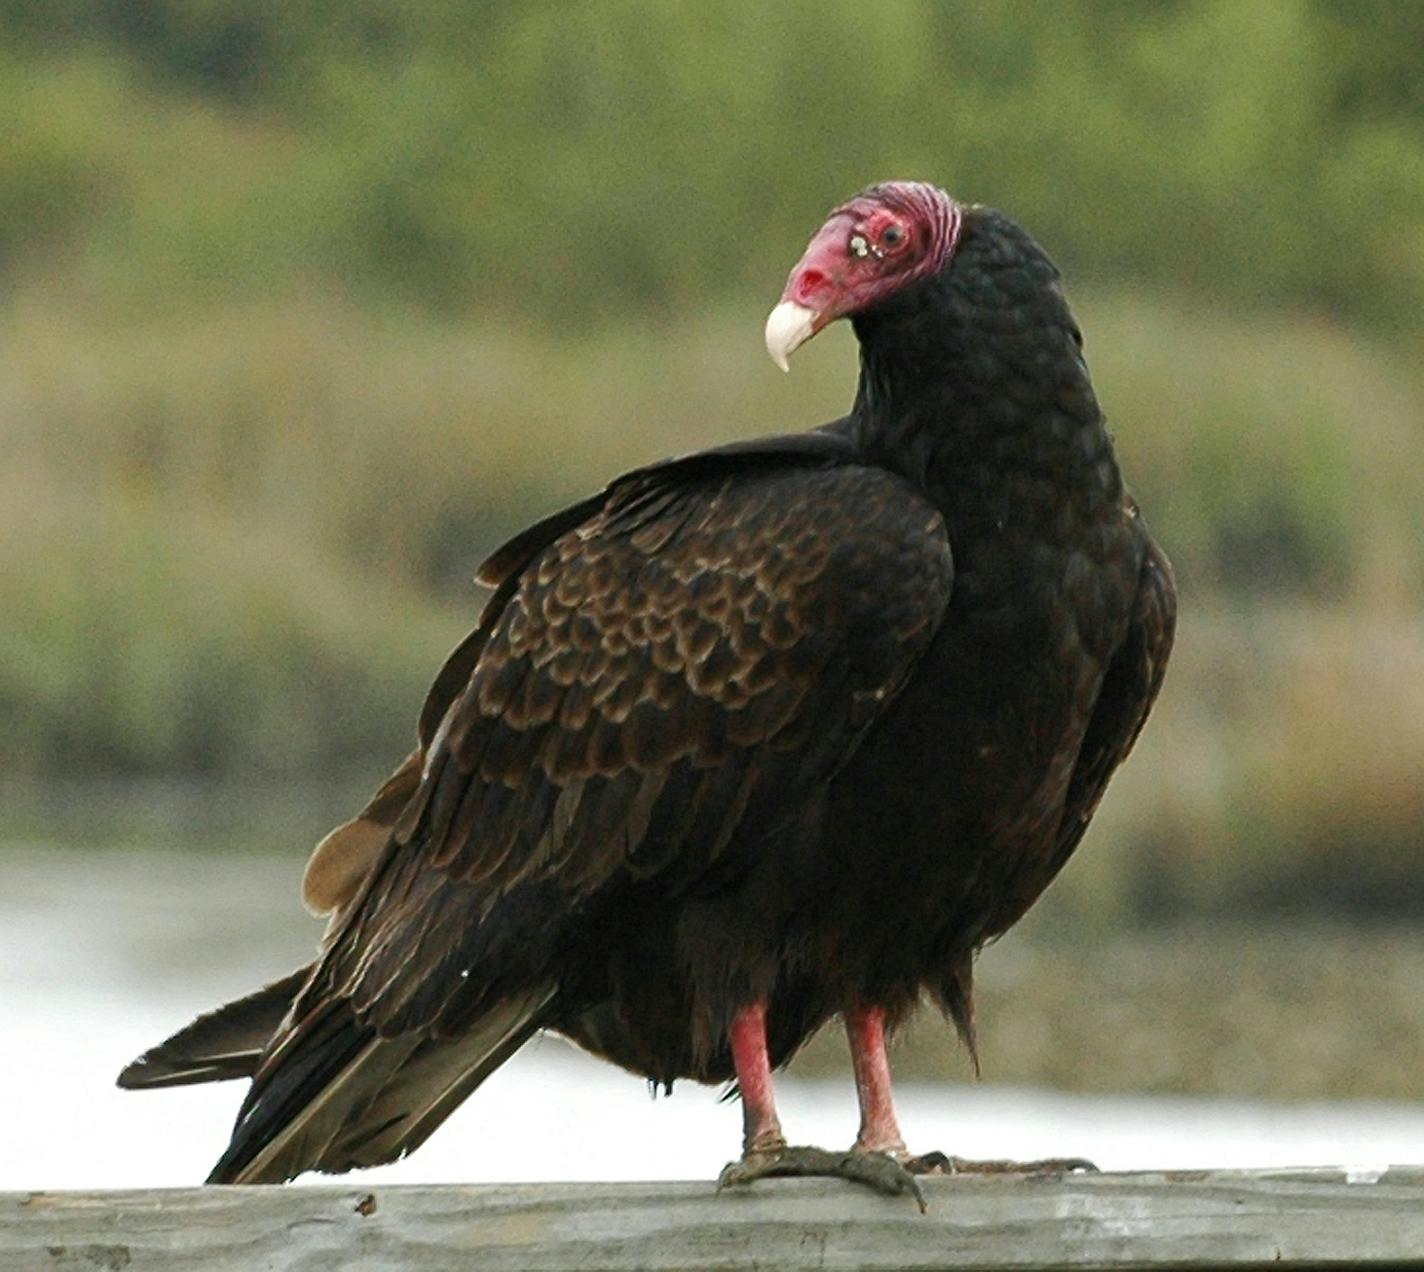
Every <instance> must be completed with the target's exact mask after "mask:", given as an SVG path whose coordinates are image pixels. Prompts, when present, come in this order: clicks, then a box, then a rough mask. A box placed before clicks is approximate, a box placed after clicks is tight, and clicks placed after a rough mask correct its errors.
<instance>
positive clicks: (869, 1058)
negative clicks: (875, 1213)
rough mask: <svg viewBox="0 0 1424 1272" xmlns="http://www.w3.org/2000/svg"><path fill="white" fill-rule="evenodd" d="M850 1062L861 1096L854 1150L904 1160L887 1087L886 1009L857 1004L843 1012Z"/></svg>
mask: <svg viewBox="0 0 1424 1272" xmlns="http://www.w3.org/2000/svg"><path fill="white" fill-rule="evenodd" d="M846 1035H847V1037H848V1038H849V1039H850V1063H851V1068H852V1069H853V1070H854V1071H855V1093H856V1095H857V1097H858V1098H859V1100H860V1134H859V1135H857V1136H856V1137H855V1149H854V1151H855V1152H857V1153H888V1154H889V1155H890V1156H891V1157H894V1158H896V1159H897V1160H903V1159H904V1158H905V1157H906V1156H907V1153H906V1152H905V1139H904V1136H902V1135H901V1134H900V1124H899V1123H898V1122H897V1121H896V1120H895V1097H894V1094H893V1092H892V1091H891V1087H890V1058H889V1057H888V1056H887V1055H886V1054H885V1012H884V1010H883V1009H882V1008H879V1007H857V1008H855V1009H854V1010H852V1011H850V1012H848V1013H847V1014H846Z"/></svg>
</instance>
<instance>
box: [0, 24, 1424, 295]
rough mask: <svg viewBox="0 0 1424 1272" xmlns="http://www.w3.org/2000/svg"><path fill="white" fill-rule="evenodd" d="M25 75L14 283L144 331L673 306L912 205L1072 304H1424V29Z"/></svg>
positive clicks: (141, 27) (411, 54) (44, 55)
mask: <svg viewBox="0 0 1424 1272" xmlns="http://www.w3.org/2000/svg"><path fill="white" fill-rule="evenodd" d="M0 46H3V47H4V48H6V49H7V50H8V53H7V55H6V57H5V59H4V61H2V62H0V93H3V96H4V99H5V100H6V102H7V103H9V104H11V109H10V110H8V111H7V114H8V115H9V119H8V121H7V128H6V130H5V132H6V140H5V141H4V142H3V143H0V147H3V148H0V188H3V189H5V190H6V191H7V194H6V195H5V196H4V199H3V202H0V253H3V254H4V258H5V259H6V260H8V263H9V268H10V269H11V270H12V271H13V270H16V269H19V268H24V267H25V266H27V265H32V263H33V260H34V255H35V253H36V252H37V251H38V252H39V253H40V255H41V258H43V257H44V256H45V255H47V254H49V253H52V252H55V251H58V250H61V249H66V250H67V251H68V252H69V253H70V254H71V259H76V258H77V267H79V268H82V269H84V271H85V272H86V273H87V274H89V275H90V276H92V277H93V278H94V280H95V281H96V282H98V283H100V284H102V285H103V287H104V289H105V290H107V289H108V288H109V287H111V286H114V287H118V288H119V290H118V292H117V294H118V295H121V296H122V297H123V299H124V301H125V303H127V304H138V305H142V304H148V305H153V304H159V305H162V306H167V305H169V304H171V303H173V300H174V298H175V297H177V296H183V297H185V298H187V299H211V298H212V297H213V296H214V295H226V296H243V297H250V296H253V295H270V294H273V293H279V292H283V291H286V290H288V289H290V288H291V287H293V286H295V285H300V284H301V283H303V282H310V281H312V280H319V281H321V282H323V283H328V284H333V283H334V284H336V285H338V286H342V287H351V288H354V289H357V290H359V291H361V292H363V293H367V294H369V293H371V292H375V293H377V294H380V295H382V296H391V295H396V296H400V297H403V298H404V299H406V300H407V301H409V302H410V303H412V304H416V305H419V306H424V307H433V308H436V309H440V310H444V311H456V312H475V313H485V314H488V313H490V312H517V313H518V314H520V315H521V316H522V317H524V318H526V319H528V318H536V319H538V320H540V321H546V322H567V321H576V322H588V321H597V320H608V319H611V318H612V319H616V318H618V317H620V316H621V315H622V314H623V313H624V312H625V311H626V310H627V309H628V308H630V307H634V306H636V307H640V308H647V307H661V308H663V309H664V310H666V311H671V310H681V309H683V308H685V307H687V306H689V305H696V306H701V305H702V304H704V303H705V302H706V300H707V299H708V298H709V297H713V296H718V295H725V294H728V293H734V294H735V293H739V292H741V291H743V290H745V289H747V288H748V287H756V288H759V289H761V290H762V291H765V290H766V289H767V288H768V286H769V285H771V284H772V283H773V282H774V281H775V280H776V279H777V278H778V277H779V276H780V275H781V273H782V272H783V271H784V270H785V268H786V266H787V263H788V245H789V244H794V243H796V242H798V241H799V240H800V238H801V237H802V236H803V235H804V234H805V232H806V227H807V226H808V225H809V224H810V223H811V222H812V221H813V220H814V219H815V217H816V216H817V215H818V214H819V213H821V212H823V211H824V210H825V209H826V207H827V205H828V204H829V203H830V202H832V201H834V200H838V199H839V198H841V197H843V196H844V195H845V194H847V193H849V192H851V191H853V190H855V189H857V188H859V187H860V186H863V185H865V184H867V183H868V182H870V181H872V180H876V179H880V178H883V177H887V176H892V175H903V174H913V175H916V176H921V177H929V178H932V179H936V180H939V181H941V182H942V183H943V184H945V185H947V186H948V187H949V188H951V189H952V190H953V191H955V192H956V193H957V194H959V195H960V196H961V197H964V198H968V199H975V200H980V201H984V202H991V203H996V204H999V205H1002V206H1004V207H1006V208H1010V209H1012V210H1013V211H1014V212H1015V214H1016V215H1018V216H1019V217H1020V218H1021V219H1023V220H1024V221H1025V222H1026V223H1027V224H1029V225H1030V226H1032V227H1033V228H1034V229H1035V230H1036V232H1038V233H1039V234H1040V235H1041V236H1042V237H1043V239H1044V241H1045V242H1046V243H1047V244H1048V245H1049V247H1050V248H1051V249H1052V250H1053V251H1054V252H1055V254H1056V255H1057V256H1059V257H1060V258H1061V259H1062V260H1063V261H1064V263H1065V264H1066V265H1068V266H1069V267H1070V270H1071V272H1072V273H1073V274H1075V275H1077V276H1079V277H1082V276H1083V275H1085V274H1087V275H1096V276H1099V277H1111V278H1116V277H1120V276H1122V275H1124V274H1131V275H1132V276H1133V277H1135V278H1138V279H1140V280H1142V281H1144V282H1148V283H1153V284H1170V285H1172V286H1174V287H1188V288H1193V289H1199V290H1205V291H1209V292H1210V293H1211V294H1213V295H1214V296H1216V297H1218V298H1222V299H1227V300H1229V301H1231V302H1233V303H1248V304H1252V305H1255V304H1260V303H1264V302H1271V303H1282V302H1284V303H1289V304H1296V305H1307V306H1311V307H1314V308H1319V309H1321V310H1324V311H1327V312H1331V313H1341V314H1347V315H1351V316H1355V317H1362V318H1366V319H1369V320H1372V321H1378V322H1395V321H1399V320H1409V321H1414V320H1415V319H1416V316H1417V314H1418V313H1419V311H1420V309H1421V304H1424V199H1421V197H1420V196H1421V191H1424V77H1421V76H1420V75H1419V74H1418V53H1419V50H1420V49H1421V48H1424V7H1421V6H1418V5H1413V4H1407V3H1401V2H1399V0H1273V2H1272V3H1270V4H1259V5H1258V4H1242V3H1239V2H1238V0H1157V2H1156V3H1150V4H1147V3H1140V2H1138V0H1065V2H1064V3H1059V4H1055V5H1052V6H1048V5H1043V4H1040V3H1037V2H1036V0H1007V2H1005V3H999V4H993V5H984V4H974V3H967V2H966V3H936V2H934V0H883V2H882V3H877V4H876V5H875V6H874V7H873V8H867V7H866V6H865V5H864V4H863V3H860V0H814V2H813V0H787V2H786V3H783V4H778V5H774V6H767V5H764V4H760V3H754V2H753V0H723V2H721V3H718V4H715V5H700V6H688V5H676V4H667V3H665V2H664V0H610V3H605V4H586V5H577V4H564V3H559V2H558V0H542V2H541V0H522V2H521V3H517V4H516V3H471V2H470V0H459V2H455V0H428V2H427V3H422V4H415V3H405V4H401V3H394V2H393V0H343V2H341V3H337V2H335V0H312V2H309V3H305V4H300V5H272V4H266V3H261V2H260V0H0Z"/></svg>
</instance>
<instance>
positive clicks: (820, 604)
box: [299, 467, 951, 1028]
mask: <svg viewBox="0 0 1424 1272" xmlns="http://www.w3.org/2000/svg"><path fill="white" fill-rule="evenodd" d="M950 575H951V569H950V561H949V549H948V544H947V540H946V538H945V535H944V530H943V525H942V523H941V521H940V519H939V517H938V514H937V513H935V512H934V511H933V510H932V509H931V508H930V507H929V506H928V505H927V504H925V503H923V502H922V501H921V500H920V499H919V497H918V496H916V495H914V494H913V492H912V491H911V490H910V489H909V488H908V487H907V486H905V485H904V484H903V483H902V482H900V481H899V480H898V479H896V478H894V477H891V476H889V475H888V474H885V473H882V472H879V471H876V470H870V469H864V468H853V467H840V468H824V469H800V468H798V469H793V470H791V471H790V472H780V473H773V474H765V475H756V476H751V477H748V476H742V477H740V478H734V477H730V476H729V477H716V478H714V479H712V480H702V481H694V482H691V483H687V484H684V485H679V486H673V487H670V488H653V489H645V488H642V487H640V486H637V485H634V486H632V487H630V488H627V489H626V490H625V492H624V494H623V496H622V497H615V498H612V499H610V500H609V502H608V503H607V505H606V506H605V507H603V508H602V509H601V510H600V511H599V512H598V513H597V514H596V515H594V516H593V517H591V518H589V519H588V520H586V521H584V522H583V523H582V524H580V525H578V526H576V527H574V528H572V529H570V530H567V531H566V532H565V533H564V534H562V535H561V536H560V537H559V538H558V539H557V540H556V541H555V542H554V543H553V544H551V545H549V546H548V547H547V548H546V549H545V550H544V551H543V552H541V553H538V554H537V555H535V556H533V557H532V558H531V559H530V560H529V561H528V563H527V565H526V566H525V567H524V568H523V570H522V572H521V573H520V574H519V575H518V576H517V578H516V579H514V580H512V581H511V582H512V585H511V583H506V584H505V588H506V589H507V596H506V597H505V599H504V603H503V605H502V606H501V608H500V609H499V611H498V613H497V614H495V615H494V616H492V618H491V616H488V615H487V616H486V620H485V622H484V623H482V627H484V628H485V629H486V630H487V636H486V637H485V639H484V640H483V641H482V643H481V645H480V649H479V652H478V656H477V658H476V659H475V660H474V664H473V666H472V667H471V670H470V674H469V678H468V681H467V683H466V684H465V685H464V687H463V688H462V689H460V690H459V691H458V692H452V693H451V695H450V705H449V707H448V709H447V710H446V712H445V715H444V717H443V718H442V719H441V720H440V722H439V724H438V726H437V727H436V728H435V731H434V733H433V736H432V738H431V741H430V744H429V746H428V747H427V748H426V750H425V753H424V757H423V774H424V776H423V778H422V781H421V785H420V789H419V790H418V791H417V793H416V794H415V796H414V798H413V799H412V800H411V801H410V803H409V804H408V806H407V808H406V810H405V813H404V814H403V816H402V818H401V821H400V823H399V824H398V826H397V827H396V831H395V834H394V837H393V843H392V845H391V847H390V848H389V849H388V851H387V854H386V856H385V857H384V858H383V860H382V862H381V864H380V866H379V867H378V869H377V871H376V872H375V876H374V877H373V879H372V881H371V885H370V887H369V890H368V893H367V895H366V896H365V898H364V899H363V900H362V902H361V903H360V904H359V905H357V906H356V907H354V912H353V914H352V916H351V919H350V921H349V922H348V923H346V924H345V925H344V926H343V927H342V928H341V929H340V930H339V931H338V932H336V933H334V935H333V940H332V942H331V944H330V945H329V947H328V950H327V956H326V959H325V961H324V964H323V967H322V971H321V974H319V975H318V976H317V977H316V978H315V979H314V981H313V984H312V986H311V987H310V989H309V991H308V993H307V995H305V996H304V1004H299V1011H300V1009H301V1006H302V1005H306V1006H308V1007H309V1006H310V1005H311V1004H312V1003H314V1002H315V1001H316V1000H317V999H318V998H320V997H325V996H329V995H333V994H336V995H340V996H346V997H350V998H351V999H352V1001H353V1003H354V1004H355V1005H356V1006H357V1009H358V1012H360V1013H361V1014H362V1015H363V1018H369V1019H371V1020H373V1021H374V1022H376V1023H377V1024H378V1025H381V1026H382V1027H385V1028H392V1027H395V1028H409V1027H414V1026H415V1025H417V1024H421V1023H424V1024H431V1023H433V1020H425V1021H421V1020H419V1019H418V1017H419V1016H420V1014H421V1013H420V1011H419V1010H416V1008H415V1006H414V1005H415V1004H416V1003H417V1002H419V1003H422V1004H437V1005H438V1006H439V1009H438V1012H437V1014H438V1015H440V1017H441V1018H442V1019H445V1020H446V1021H447V1023H448V1022H449V1021H450V1020H451V1013H452V1012H453V1013H457V1014H458V1015H459V1016H460V1017H462V1018H463V1017H467V1016H468V1015H469V1014H470V1013H471V1012H473V1011H475V1010H476V1009H477V1007H478V999H479V997H480V989H481V986H484V987H485V988H486V989H487V990H488V992H490V993H496V994H497V993H499V992H503V991H504V989H505V987H506V985H507V982H508V981H509V980H510V978H511V976H513V977H514V978H515V979H522V978H523V977H524V976H526V975H532V974H533V973H534V970H535V969H534V968H533V966H532V962H531V957H532V954H533V953H534V952H535V951H536V950H541V949H542V950H543V951H544V952H545V953H546V955H549V956H551V955H552V952H553V948H554V945H555V944H556V943H557V942H556V937H557V931H556V929H557V927H558V921H557V920H556V919H555V918H552V917H550V915H549V914H548V913H546V912H545V911H546V910H547V909H548V908H550V907H552V908H553V910H555V911H557V912H560V913H563V914H565V915H567V914H568V913H570V912H572V911H574V910H577V909H578V908H579V907H580V906H581V905H583V904H584V903H585V902H586V900H587V899H588V898H589V897H591V896H593V895H594V894H596V893H598V892H599V890H600V889H602V888H604V887H606V886H608V885H609V884H611V883H612V882H614V881H616V880H617V879H620V878H621V879H624V880H632V879H635V878H636V879H647V878H650V877H655V876H659V875H661V874H667V875H668V876H669V886H687V885H688V884H689V883H690V882H692V881H694V880H696V879H697V878H699V877H700V876H702V875H703V874H705V873H706V872H707V871H709V870H711V869H712V868H713V867H714V866H717V867H719V868H735V863H730V865H729V863H727V862H725V861H724V860H723V859H724V858H725V857H726V855H727V854H728V852H729V850H731V849H732V848H733V847H735V848H736V850H737V852H740V853H747V852H749V851H752V850H753V844H754V843H755V842H756V841H758V840H759V839H763V838H765V837H766V836H767V835H769V834H770V833H772V832H773V831H774V829H775V823H776V821H777V819H778V818H779V817H784V816H792V815H794V814H795V812H796V810H797V809H798V804H799V803H800V804H803V803H804V802H805V800H806V798H807V796H806V792H809V791H811V790H814V789H815V788H816V787H817V785H818V784H823V783H824V782H825V780H826V779H827V778H828V777H829V775H830V774H831V772H832V771H833V770H834V769H835V768H836V767H837V766H838V765H839V764H841V763H844V761H845V759H846V757H847V756H848V754H849V753H850V750H851V749H852V748H853V746H854V743H855V739H856V738H857V737H858V736H859V735H860V733H862V732H863V731H864V729H865V728H867V727H868V726H869V724H870V723H871V722H872V721H873V720H874V718H875V717H876V715H877V714H878V712H879V710H881V709H883V707H884V705H885V704H886V703H887V702H888V701H889V700H890V699H892V698H893V696H894V694H895V693H896V692H897V691H898V689H899V687H900V686H901V685H902V684H903V682H904V680H905V678H906V677H907V676H908V674H909V672H910V670H911V669H912V668H913V666H914V663H915V661H916V660H917V658H918V657H919V654H920V653H921V652H922V650H923V649H924V647H925V646H926V645H927V644H928V641H929V639H930V637H931V636H932V634H933V632H934V630H935V627H936V625H937V623H938V621H939V618H940V616H941V615H942V613H943V611H944V607H945V605H946V603H947V601H948V594H949V581H950ZM447 688H448V685H447ZM773 797H774V798H773ZM749 824H750V825H753V826H755V828H756V830H755V834H749V833H747V830H746V828H747V826H748V825H749ZM539 889H542V891H538V893H537V895H538V897H539V899H538V900H537V901H535V900H532V899H531V898H533V897H534V896H535V895H536V890H539ZM501 925H502V926H504V927H507V928H508V929H509V930H510V932H511V933H514V932H518V933H519V935H518V936H514V935H509V936H507V937H505V936H502V935H501V934H499V933H497V932H496V931H495V929H496V928H499V927H501ZM481 929H486V930H485V931H481ZM452 951H453V953H452ZM514 951H517V957H515V958H514V963H515V964H517V966H511V967H505V966H503V965H501V963H500V959H501V958H505V959H506V961H508V960H509V958H510V957H512V956H513V952H514ZM461 972H468V973H469V975H468V976H464V977H461V976H460V973H461ZM445 976H449V977H451V978H457V979H453V980H452V981H451V983H450V984H448V985H447V986H446V990H447V993H446V994H445V995H444V996H443V997H442V994H441V993H439V992H433V987H432V985H431V984H430V981H431V978H432V977H434V978H436V979H440V978H443V977H445Z"/></svg>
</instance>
